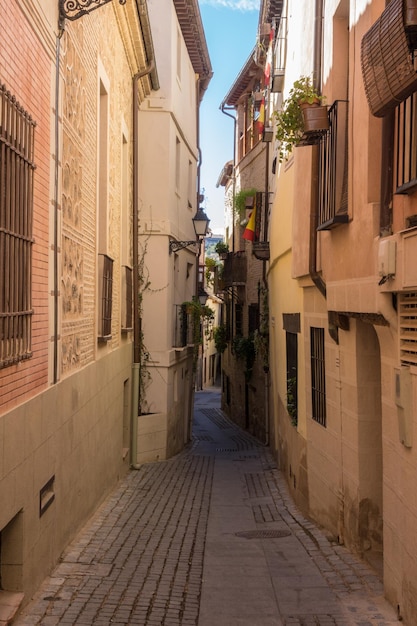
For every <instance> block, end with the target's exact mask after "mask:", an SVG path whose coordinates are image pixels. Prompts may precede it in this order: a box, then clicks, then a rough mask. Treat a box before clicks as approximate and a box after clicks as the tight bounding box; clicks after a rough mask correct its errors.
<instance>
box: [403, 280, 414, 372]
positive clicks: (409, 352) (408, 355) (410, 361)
mask: <svg viewBox="0 0 417 626" xmlns="http://www.w3.org/2000/svg"><path fill="white" fill-rule="evenodd" d="M399 315H400V360H401V364H402V365H417V292H415V291H412V292H407V293H401V294H400V297H399Z"/></svg>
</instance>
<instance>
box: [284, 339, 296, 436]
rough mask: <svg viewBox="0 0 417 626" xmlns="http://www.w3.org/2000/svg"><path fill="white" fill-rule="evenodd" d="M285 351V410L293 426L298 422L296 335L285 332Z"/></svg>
mask: <svg viewBox="0 0 417 626" xmlns="http://www.w3.org/2000/svg"><path fill="white" fill-rule="evenodd" d="M285 343H286V353H287V411H288V415H289V416H290V418H291V421H292V423H293V424H294V426H296V425H297V423H298V336H297V335H296V333H289V332H286V333H285Z"/></svg>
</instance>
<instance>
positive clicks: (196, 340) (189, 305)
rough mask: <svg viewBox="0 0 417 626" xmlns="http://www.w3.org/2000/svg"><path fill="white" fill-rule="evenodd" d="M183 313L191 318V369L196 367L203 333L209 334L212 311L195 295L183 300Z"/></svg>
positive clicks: (206, 335)
mask: <svg viewBox="0 0 417 626" xmlns="http://www.w3.org/2000/svg"><path fill="white" fill-rule="evenodd" d="M182 307H183V311H184V314H185V315H187V316H188V319H190V320H191V324H192V329H193V345H194V355H193V369H194V371H195V370H196V368H197V361H198V354H199V350H200V345H201V344H202V342H203V333H204V336H205V337H206V338H207V337H208V336H209V335H210V334H211V327H212V324H213V321H214V311H213V309H211V308H210V307H209V306H207V305H205V304H204V305H203V304H201V303H200V302H199V301H198V299H197V298H196V297H194V298H193V299H192V300H190V301H187V302H183V304H182Z"/></svg>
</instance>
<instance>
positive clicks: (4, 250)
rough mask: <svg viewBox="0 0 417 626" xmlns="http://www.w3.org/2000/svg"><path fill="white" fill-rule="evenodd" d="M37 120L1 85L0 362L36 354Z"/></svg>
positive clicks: (3, 364)
mask: <svg viewBox="0 0 417 626" xmlns="http://www.w3.org/2000/svg"><path fill="white" fill-rule="evenodd" d="M34 136H35V123H34V121H33V120H32V118H31V117H30V115H29V114H28V113H27V112H26V111H24V110H23V109H22V107H20V106H19V104H18V103H17V102H16V99H15V98H14V96H12V95H11V94H10V93H9V92H8V91H6V88H5V87H4V85H0V367H6V366H7V365H11V364H12V363H17V362H19V361H22V360H24V359H27V358H29V357H30V356H31V355H32V351H31V335H32V315H33V310H32V244H33V233H32V224H33V172H34V169H35V164H34V160H33V158H34Z"/></svg>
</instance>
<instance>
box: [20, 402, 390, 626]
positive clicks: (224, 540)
mask: <svg viewBox="0 0 417 626" xmlns="http://www.w3.org/2000/svg"><path fill="white" fill-rule="evenodd" d="M219 401H220V396H219V391H218V390H212V391H204V392H198V393H197V394H196V404H195V423H194V431H193V435H194V436H193V443H192V444H191V445H190V446H189V447H188V449H187V450H185V451H184V453H182V454H180V455H178V456H177V457H175V458H173V459H171V460H168V461H162V462H159V463H150V464H145V465H143V466H141V468H140V469H139V470H137V471H132V472H130V473H129V474H128V476H127V477H126V478H125V479H123V481H121V482H120V484H119V485H118V486H117V488H116V489H115V490H114V491H113V493H112V495H111V496H110V497H109V498H108V499H107V500H106V501H105V503H104V504H103V505H102V506H101V507H100V508H99V509H98V511H97V512H96V514H95V515H94V516H93V517H92V519H91V520H90V522H89V523H88V524H87V525H86V526H85V527H84V528H83V530H82V532H81V533H80V534H79V535H78V537H77V538H76V540H75V541H74V542H73V543H72V544H71V545H70V546H69V547H68V549H67V550H66V551H65V553H64V554H63V555H62V559H61V561H60V563H59V564H58V566H57V567H56V569H55V570H54V572H53V573H52V575H51V576H50V577H49V578H47V579H46V580H45V581H44V583H43V585H42V586H41V588H40V589H39V591H38V593H37V594H36V595H35V597H34V598H33V600H32V601H31V603H30V604H29V605H28V606H27V607H26V608H25V609H24V611H23V612H22V613H21V614H20V615H19V616H18V618H17V619H16V620H15V621H14V625H15V626H35V625H42V626H55V625H60V626H61V625H62V626H70V625H88V626H91V625H94V626H108V625H111V624H125V625H129V626H130V625H131V626H134V625H137V626H162V625H164V626H223V625H224V626H272V625H274V626H280V625H292V626H296V625H297V626H313V625H316V626H317V625H318V626H330V625H336V626H349V625H356V626H387V625H389V624H394V623H398V622H397V619H396V615H395V612H394V610H393V609H392V607H390V606H389V605H388V604H387V603H386V602H385V601H384V599H383V595H382V594H383V589H382V585H381V583H380V582H379V580H378V578H377V576H376V575H375V574H374V573H373V572H372V571H371V570H370V569H369V567H368V566H367V565H366V564H364V563H363V562H361V561H359V560H358V559H357V558H355V557H354V556H353V555H351V554H350V553H349V552H348V551H347V550H346V549H345V548H344V547H342V546H338V545H337V544H334V543H331V542H330V541H329V540H328V539H327V538H326V536H325V535H324V534H323V533H322V532H321V531H320V530H319V529H318V528H317V527H316V526H315V525H314V524H312V523H311V522H309V521H308V520H307V519H306V518H305V517H304V516H302V515H301V514H300V512H299V511H298V509H297V508H296V507H295V506H294V505H293V503H292V501H291V498H290V496H289V494H288V491H287V487H286V484H285V480H284V478H283V477H282V475H281V474H280V472H279V471H278V470H277V469H276V466H275V463H274V461H273V458H272V456H271V455H270V452H269V450H268V449H267V448H265V447H264V446H262V445H260V444H259V442H257V441H256V440H255V439H254V438H252V437H251V436H250V435H249V434H247V433H245V432H243V431H242V430H240V429H239V428H238V427H237V426H235V425H234V424H232V423H231V422H230V421H229V420H227V419H226V418H225V417H224V415H223V414H222V412H221V411H220V409H219Z"/></svg>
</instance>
